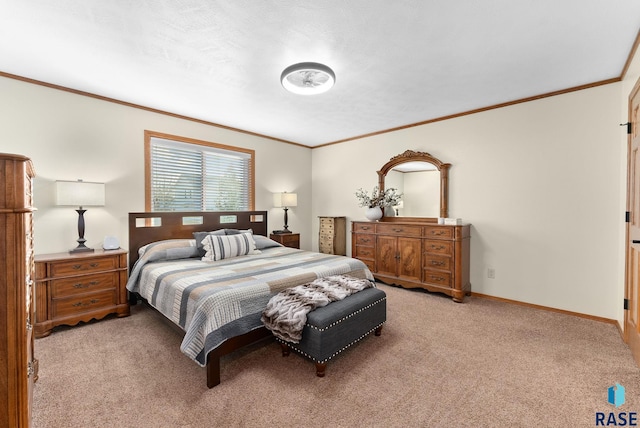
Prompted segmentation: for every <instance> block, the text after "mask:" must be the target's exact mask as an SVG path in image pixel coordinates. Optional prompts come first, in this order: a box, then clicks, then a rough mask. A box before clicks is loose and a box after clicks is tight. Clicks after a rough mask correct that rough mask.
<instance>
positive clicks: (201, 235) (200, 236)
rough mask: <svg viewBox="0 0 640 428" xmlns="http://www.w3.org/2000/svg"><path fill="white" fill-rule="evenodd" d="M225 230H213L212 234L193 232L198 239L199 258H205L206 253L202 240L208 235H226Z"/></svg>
mask: <svg viewBox="0 0 640 428" xmlns="http://www.w3.org/2000/svg"><path fill="white" fill-rule="evenodd" d="M224 234H225V229H218V230H213V231H211V232H193V237H194V238H195V239H196V247H197V248H198V257H203V256H204V254H205V253H206V251H205V249H204V247H203V246H202V240H203V239H204V237H205V236H207V235H224Z"/></svg>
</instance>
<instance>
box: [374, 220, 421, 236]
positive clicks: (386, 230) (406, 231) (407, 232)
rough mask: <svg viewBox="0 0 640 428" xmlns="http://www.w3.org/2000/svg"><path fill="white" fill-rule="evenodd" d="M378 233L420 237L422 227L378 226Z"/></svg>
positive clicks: (401, 225)
mask: <svg viewBox="0 0 640 428" xmlns="http://www.w3.org/2000/svg"><path fill="white" fill-rule="evenodd" d="M376 232H377V233H378V234H384V235H403V236H420V235H421V232H422V227H421V226H411V225H408V224H392V223H390V224H377V225H376Z"/></svg>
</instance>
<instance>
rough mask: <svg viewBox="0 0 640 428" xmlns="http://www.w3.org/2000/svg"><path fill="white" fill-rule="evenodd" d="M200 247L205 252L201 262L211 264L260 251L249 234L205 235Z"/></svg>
mask: <svg viewBox="0 0 640 428" xmlns="http://www.w3.org/2000/svg"><path fill="white" fill-rule="evenodd" d="M202 246H203V247H204V249H205V251H206V253H205V255H204V257H202V261H203V262H213V261H216V260H222V259H228V258H231V257H237V256H244V255H247V254H260V253H261V251H260V250H258V249H257V248H256V242H255V240H254V239H253V234H251V233H238V234H236V235H207V236H205V237H204V239H203V240H202Z"/></svg>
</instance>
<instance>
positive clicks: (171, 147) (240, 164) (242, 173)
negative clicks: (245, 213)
mask: <svg viewBox="0 0 640 428" xmlns="http://www.w3.org/2000/svg"><path fill="white" fill-rule="evenodd" d="M149 156H150V159H149V162H150V180H151V181H150V191H151V198H150V199H151V210H152V211H241V210H249V209H251V206H250V205H251V194H252V189H253V183H252V182H251V180H252V174H251V171H252V163H253V159H252V156H251V154H249V153H245V152H241V151H234V150H228V149H222V148H217V147H210V146H205V145H200V144H190V143H184V142H178V141H173V140H167V139H164V138H157V137H151V140H150V154H149Z"/></svg>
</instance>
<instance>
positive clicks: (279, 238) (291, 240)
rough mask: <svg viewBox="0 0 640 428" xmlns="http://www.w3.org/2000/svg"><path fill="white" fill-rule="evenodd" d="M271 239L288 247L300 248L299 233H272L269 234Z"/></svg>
mask: <svg viewBox="0 0 640 428" xmlns="http://www.w3.org/2000/svg"><path fill="white" fill-rule="evenodd" d="M269 238H271V239H272V240H274V241H276V242H278V243H280V244H282V245H284V246H285V247H290V248H300V234H299V233H274V234H271V235H270V236H269Z"/></svg>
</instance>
